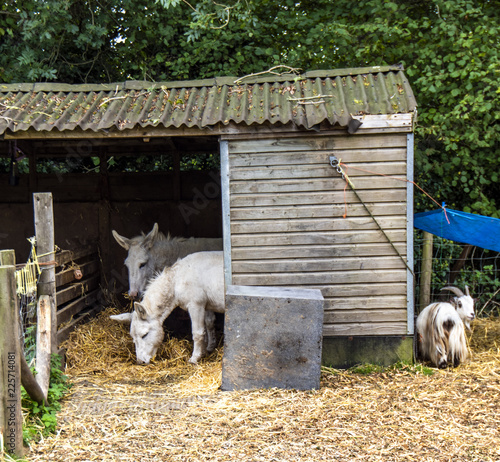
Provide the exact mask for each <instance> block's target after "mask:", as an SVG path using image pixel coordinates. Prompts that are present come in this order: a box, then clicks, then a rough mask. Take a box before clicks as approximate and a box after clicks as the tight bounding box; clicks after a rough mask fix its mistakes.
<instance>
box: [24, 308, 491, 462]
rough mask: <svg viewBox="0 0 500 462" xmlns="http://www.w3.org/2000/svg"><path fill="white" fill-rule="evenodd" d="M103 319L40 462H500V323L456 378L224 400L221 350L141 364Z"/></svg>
mask: <svg viewBox="0 0 500 462" xmlns="http://www.w3.org/2000/svg"><path fill="white" fill-rule="evenodd" d="M102 319H104V318H102ZM102 319H101V320H100V321H99V319H98V320H96V322H95V323H94V324H92V323H89V324H88V325H85V326H82V328H81V329H80V332H78V333H76V334H75V336H74V337H72V338H71V339H70V342H69V343H68V345H67V348H68V370H67V373H68V375H69V377H70V380H71V382H73V384H74V385H73V387H72V389H71V392H70V394H69V395H67V397H66V398H65V399H64V401H63V406H62V411H61V412H60V413H59V417H58V418H59V427H58V432H57V434H56V435H54V436H51V437H50V438H46V439H44V440H42V441H40V442H39V443H37V444H34V445H33V446H32V447H31V450H30V452H29V454H28V457H27V459H28V460H29V461H61V462H62V461H64V462H68V461H123V462H125V461H126V462H128V461H134V462H135V461H193V462H194V461H230V460H238V461H245V462H246V461H248V462H250V461H252V462H253V461H263V462H264V461H265V462H281V461H283V462H285V461H286V462H290V461H323V460H324V461H332V460H334V461H337V460H338V461H357V460H362V461H365V462H367V461H403V460H404V461H412V460H415V461H419V462H422V461H499V460H500V320H499V319H494V320H478V321H477V322H476V324H475V326H474V332H473V333H472V335H471V337H470V347H471V350H472V355H471V359H470V361H469V362H467V363H466V364H464V365H462V366H460V367H458V368H456V369H447V370H437V369H425V368H422V367H421V366H420V365H416V366H408V365H407V366H401V365H400V366H399V367H396V368H393V369H385V370H378V371H372V372H370V373H367V374H362V373H359V371H360V370H358V371H355V370H351V371H337V370H326V369H325V370H324V371H323V374H322V381H321V387H320V389H319V390H316V391H308V392H303V391H302V392H299V391H294V390H281V389H269V390H255V391H244V392H223V391H220V390H219V385H220V378H221V356H222V352H221V351H220V350H219V351H218V352H216V353H215V354H214V355H212V356H211V357H210V358H207V359H206V360H204V361H203V362H202V363H200V364H199V365H198V366H191V365H188V364H187V362H186V360H187V358H188V357H189V342H186V343H179V342H178V341H176V340H175V339H174V340H172V341H171V344H170V345H167V346H166V347H165V349H164V351H163V352H162V353H160V356H159V358H158V359H157V360H156V362H155V363H154V364H152V365H150V366H146V367H145V366H137V365H135V364H134V362H133V345H132V344H131V341H130V338H129V337H130V336H128V333H127V332H126V330H125V329H122V330H120V329H121V328H118V327H116V328H115V326H114V325H113V327H110V326H109V325H107V326H106V325H104V326H102V324H105V323H104V321H103V320H102ZM106 329H108V330H111V331H112V332H111V333H109V332H108V331H106ZM104 331H106V332H105V334H104V333H103V332H104ZM127 336H128V337H127ZM167 343H168V342H167ZM72 349H74V350H72ZM167 350H168V351H167ZM110 351H112V352H113V353H110ZM428 373H431V374H430V375H428Z"/></svg>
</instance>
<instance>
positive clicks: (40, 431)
mask: <svg viewBox="0 0 500 462" xmlns="http://www.w3.org/2000/svg"><path fill="white" fill-rule="evenodd" d="M70 388H71V384H70V383H68V378H67V376H65V375H64V374H63V372H62V370H61V357H60V356H59V355H52V356H51V370H50V384H49V390H48V397H47V401H48V406H45V405H43V404H41V405H40V404H38V403H36V402H34V401H32V400H31V398H30V397H29V396H28V394H27V393H26V390H25V389H24V388H21V398H22V406H23V411H24V412H25V423H24V426H23V440H24V442H25V443H28V442H29V441H32V440H38V439H39V438H41V437H45V436H48V435H50V434H51V433H55V431H56V425H57V412H58V411H60V410H61V405H60V403H59V401H60V400H61V399H62V398H63V397H64V395H65V394H66V393H67V392H68V391H69V389H70Z"/></svg>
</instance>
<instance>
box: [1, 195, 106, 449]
mask: <svg viewBox="0 0 500 462" xmlns="http://www.w3.org/2000/svg"><path fill="white" fill-rule="evenodd" d="M33 204H34V209H35V210H34V216H35V233H36V243H37V246H36V248H37V254H38V255H39V256H40V258H39V262H40V265H41V266H42V268H43V270H42V274H41V276H40V279H39V282H38V289H37V292H38V303H37V318H36V322H37V339H36V342H37V347H36V371H37V374H36V377H34V376H33V374H32V373H31V371H30V369H29V367H28V365H27V363H26V359H25V357H24V351H23V345H22V335H21V329H22V328H21V324H20V319H19V308H18V307H19V302H18V298H17V294H16V281H15V269H16V265H15V255H14V251H13V250H7V251H0V319H2V322H3V325H2V329H1V330H0V360H1V361H0V380H1V386H0V401H1V403H0V454H3V452H4V450H5V451H6V452H8V453H11V454H13V455H16V456H21V455H22V453H23V448H22V413H21V400H20V395H21V393H20V387H21V383H22V385H23V386H24V388H25V389H26V391H27V392H28V394H29V395H30V396H31V397H32V399H34V400H35V401H37V402H39V403H41V402H43V401H46V400H47V390H48V386H49V378H50V355H51V353H52V354H53V353H59V354H63V350H62V349H61V348H60V346H61V343H62V342H64V340H66V339H67V338H68V337H69V335H70V333H71V332H72V331H73V330H74V329H75V327H76V326H77V325H78V324H79V323H81V322H83V321H84V320H85V319H87V318H88V317H89V316H91V315H93V314H95V313H97V311H99V309H100V303H99V302H100V299H99V293H100V282H101V264H100V259H99V252H98V249H97V246H92V245H89V246H83V247H81V248H78V249H72V250H57V251H56V246H55V243H54V219H53V211H52V195H51V194H50V193H41V194H34V195H33Z"/></svg>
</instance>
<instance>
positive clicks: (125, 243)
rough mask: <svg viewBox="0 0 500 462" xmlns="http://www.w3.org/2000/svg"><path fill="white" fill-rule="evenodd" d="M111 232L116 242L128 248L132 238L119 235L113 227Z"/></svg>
mask: <svg viewBox="0 0 500 462" xmlns="http://www.w3.org/2000/svg"><path fill="white" fill-rule="evenodd" d="M111 234H113V237H114V238H115V240H116V242H118V244H120V245H121V246H122V247H123V248H124V249H125V250H128V249H130V246H131V245H132V240H131V239H128V238H126V237H124V236H120V235H119V234H118V233H117V232H116V231H115V230H114V229H113V230H112V231H111Z"/></svg>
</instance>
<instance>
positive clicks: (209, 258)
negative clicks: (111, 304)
mask: <svg viewBox="0 0 500 462" xmlns="http://www.w3.org/2000/svg"><path fill="white" fill-rule="evenodd" d="M223 266H224V265H223V253H222V252H198V253H193V254H191V255H188V256H187V257H185V258H183V259H182V260H179V261H178V262H177V263H175V264H174V265H173V266H172V267H170V268H165V269H164V270H163V271H162V272H161V273H160V274H159V275H158V276H157V277H155V278H154V279H153V280H152V281H151V282H150V283H149V284H148V286H147V287H146V292H145V293H144V299H143V301H142V302H140V303H139V302H135V303H134V311H133V312H132V313H124V314H119V315H114V316H110V318H111V319H114V320H117V321H120V322H124V323H129V322H130V335H131V336H132V338H133V339H134V343H135V351H136V356H137V363H138V364H149V362H150V360H151V359H152V358H153V357H154V355H155V354H156V352H157V350H158V347H159V346H160V345H161V342H162V341H163V336H164V333H163V321H165V319H166V318H167V317H168V315H169V314H170V313H171V312H172V311H173V309H174V308H175V307H177V306H179V307H180V308H182V309H183V310H185V311H187V312H188V313H189V316H190V317H191V326H192V333H193V342H194V349H193V354H192V356H191V358H190V360H189V362H190V363H193V364H196V363H197V362H198V360H199V359H200V358H201V357H202V356H203V355H204V354H205V352H206V351H208V352H212V351H213V350H214V349H215V342H216V339H215V329H214V323H215V314H214V312H217V313H223V312H224V311H225V304H224V268H223ZM205 334H206V335H207V337H208V342H207V343H208V344H207V346H206V347H205ZM205 350H206V351H205Z"/></svg>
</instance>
